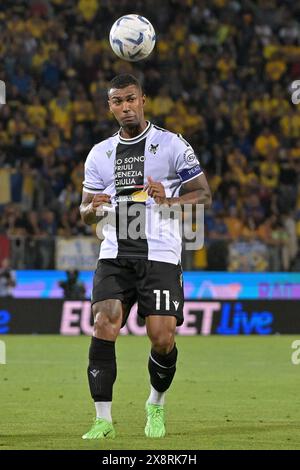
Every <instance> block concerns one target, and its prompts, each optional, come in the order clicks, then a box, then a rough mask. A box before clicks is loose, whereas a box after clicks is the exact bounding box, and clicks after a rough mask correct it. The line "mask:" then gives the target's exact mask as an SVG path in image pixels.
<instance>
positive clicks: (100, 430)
mask: <svg viewBox="0 0 300 470" xmlns="http://www.w3.org/2000/svg"><path fill="white" fill-rule="evenodd" d="M115 437H116V433H115V430H114V427H113V425H112V423H110V422H109V421H107V420H106V419H103V418H95V421H94V424H93V426H92V427H91V429H90V430H89V431H88V432H87V433H86V434H84V435H83V436H82V439H114V438H115Z"/></svg>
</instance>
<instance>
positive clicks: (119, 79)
mask: <svg viewBox="0 0 300 470" xmlns="http://www.w3.org/2000/svg"><path fill="white" fill-rule="evenodd" d="M129 85H135V86H136V87H137V88H139V89H140V90H141V92H142V91H143V89H142V85H141V84H140V82H139V81H138V79H137V78H135V77H134V76H133V75H131V74H130V73H122V74H121V75H117V76H116V77H114V78H113V79H112V80H111V81H110V82H109V86H108V90H107V91H108V94H109V92H110V90H111V89H112V88H117V89H120V88H126V87H127V86H129Z"/></svg>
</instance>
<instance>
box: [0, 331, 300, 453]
mask: <svg viewBox="0 0 300 470" xmlns="http://www.w3.org/2000/svg"><path fill="white" fill-rule="evenodd" d="M0 339H1V340H3V341H5V343H6V349H7V364H6V365H0V385H1V386H0V450H1V449H98V450H99V449H103V450H113V449H127V450H128V449H155V450H158V449H162V450H167V449H170V450H173V449H185V450H189V449H300V394H299V383H300V380H299V378H300V365H298V366H296V365H292V363H291V354H292V352H293V350H292V349H291V344H292V341H293V340H295V339H299V338H297V337H291V336H272V337H254V336H252V337H217V336H210V337H200V336H196V337H195V336H194V337H180V336H179V337H177V346H178V349H179V360H178V368H177V374H176V376H175V380H174V383H173V385H172V388H171V389H170V390H169V392H168V395H167V402H166V418H167V435H166V437H165V438H164V439H154V440H152V439H147V438H146V437H145V436H144V424H145V416H144V403H145V400H146V398H147V395H148V391H149V385H148V371H147V357H148V352H149V341H148V339H147V338H145V337H134V336H127V337H120V338H119V339H118V342H117V358H118V378H117V382H116V384H115V388H114V402H113V418H114V423H115V428H116V432H117V437H116V439H115V440H114V441H104V442H103V441H96V442H94V441H93V442H91V441H88V442H87V441H83V440H82V439H81V435H82V434H83V433H84V432H86V431H87V430H88V428H89V427H90V424H91V421H92V419H93V417H94V405H93V403H92V401H91V399H90V396H89V391H88V384H87V378H86V365H87V353H88V347H89V343H90V340H89V338H88V337H84V336H81V337H62V336H2V337H0Z"/></svg>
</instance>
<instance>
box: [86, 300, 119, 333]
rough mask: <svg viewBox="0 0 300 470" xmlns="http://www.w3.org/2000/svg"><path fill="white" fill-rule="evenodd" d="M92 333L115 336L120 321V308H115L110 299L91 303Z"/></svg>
mask: <svg viewBox="0 0 300 470" xmlns="http://www.w3.org/2000/svg"><path fill="white" fill-rule="evenodd" d="M92 310H93V315H94V333H95V334H96V336H97V337H104V338H105V337H106V336H107V335H109V336H112V337H113V338H114V337H116V336H117V335H118V333H119V330H120V326H121V322H122V309H121V308H116V305H115V304H114V303H113V302H111V301H104V302H97V304H95V305H93V309H92Z"/></svg>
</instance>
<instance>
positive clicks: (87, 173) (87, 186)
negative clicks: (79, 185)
mask: <svg viewBox="0 0 300 470" xmlns="http://www.w3.org/2000/svg"><path fill="white" fill-rule="evenodd" d="M95 152H96V151H95V148H92V150H91V151H90V153H89V154H88V156H87V159H86V161H85V164H84V181H83V190H84V191H86V192H87V193H92V194H98V193H101V192H102V191H103V190H104V183H103V180H102V179H101V176H100V174H99V171H98V168H97V166H96V162H95Z"/></svg>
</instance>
